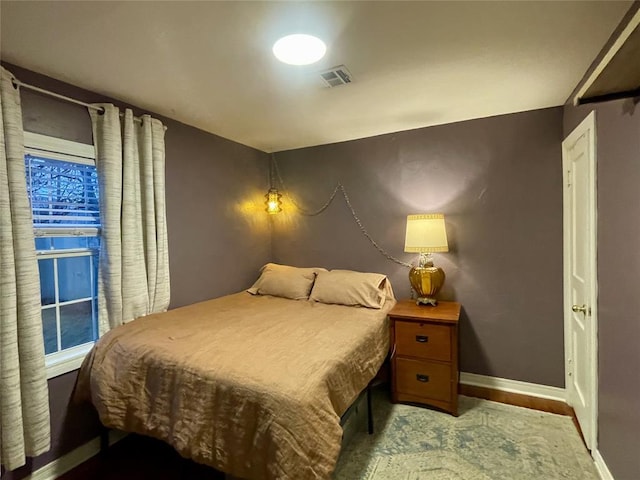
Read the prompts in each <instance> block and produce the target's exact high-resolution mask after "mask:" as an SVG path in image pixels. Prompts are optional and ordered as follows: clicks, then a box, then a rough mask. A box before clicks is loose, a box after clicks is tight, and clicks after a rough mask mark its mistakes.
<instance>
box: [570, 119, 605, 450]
mask: <svg viewBox="0 0 640 480" xmlns="http://www.w3.org/2000/svg"><path fill="white" fill-rule="evenodd" d="M585 133H587V134H589V139H588V143H589V149H590V150H591V152H592V155H591V157H590V159H589V186H588V188H589V190H590V192H591V201H590V205H589V216H590V220H591V225H592V231H591V232H590V236H591V242H590V249H589V252H588V255H589V259H590V269H591V272H592V276H591V282H590V285H589V293H590V296H591V305H590V308H591V318H590V322H589V334H590V337H591V338H590V342H589V343H590V345H589V350H590V353H591V354H590V355H589V357H590V358H589V360H588V361H589V380H590V382H589V383H590V387H591V388H590V391H589V392H587V396H588V401H589V418H588V421H589V422H590V423H591V425H590V429H589V430H590V432H591V433H590V435H589V438H587V437H586V436H585V437H584V440H585V443H586V444H587V448H589V449H590V450H591V451H592V452H595V451H596V450H597V448H598V264H597V251H598V243H597V242H598V223H597V220H598V218H597V202H598V198H597V195H598V190H597V178H596V176H597V150H596V147H597V143H596V115H595V111H592V112H591V113H589V115H587V117H586V118H585V119H584V120H583V121H582V122H581V123H580V124H579V125H578V126H577V127H576V128H575V129H574V130H573V131H572V132H571V133H570V134H569V135H568V136H567V137H566V138H565V139H564V141H563V142H562V211H563V219H562V237H563V305H564V364H565V369H564V371H565V388H566V395H567V403H568V404H569V405H571V400H572V396H573V389H572V382H571V377H570V375H569V372H570V370H571V365H570V363H569V359H570V358H571V357H572V351H571V306H572V300H571V292H570V290H569V288H568V287H569V284H570V269H569V267H570V262H569V259H570V255H571V242H570V237H569V232H570V227H571V226H570V225H569V206H570V202H569V200H570V199H569V194H570V190H569V187H568V181H569V178H568V174H567V172H568V165H567V162H568V156H567V145H568V144H571V143H575V140H576V139H577V138H579V137H580V136H582V135H584V134H585ZM583 433H584V428H583Z"/></svg>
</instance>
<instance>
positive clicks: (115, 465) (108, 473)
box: [60, 435, 225, 480]
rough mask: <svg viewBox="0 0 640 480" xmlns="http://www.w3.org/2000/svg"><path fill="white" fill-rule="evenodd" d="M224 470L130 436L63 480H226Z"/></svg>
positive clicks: (163, 445)
mask: <svg viewBox="0 0 640 480" xmlns="http://www.w3.org/2000/svg"><path fill="white" fill-rule="evenodd" d="M224 478H225V476H224V474H222V473H219V472H217V471H215V470H214V469H212V468H210V467H206V466H204V465H199V464H197V463H195V462H192V461H190V460H187V459H184V458H182V457H181V456H180V455H178V453H176V451H175V450H174V449H173V448H171V447H170V446H169V445H167V444H165V443H163V442H161V441H159V440H154V439H152V438H147V437H142V436H139V435H128V436H127V437H126V438H124V439H123V440H121V441H119V442H118V443H116V444H115V445H113V446H112V447H111V448H110V449H109V451H108V453H107V454H106V455H98V456H96V457H94V458H92V459H91V460H89V461H88V462H85V463H83V464H82V465H80V466H78V467H76V468H75V469H73V470H72V471H70V472H68V473H66V474H65V475H63V476H62V477H60V480H85V479H91V480H178V479H180V480H186V479H188V480H224Z"/></svg>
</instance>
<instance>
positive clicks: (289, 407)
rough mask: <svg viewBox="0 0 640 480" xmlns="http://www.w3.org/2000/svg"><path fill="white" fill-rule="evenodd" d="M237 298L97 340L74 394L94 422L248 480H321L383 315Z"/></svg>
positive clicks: (383, 342) (369, 369)
mask: <svg viewBox="0 0 640 480" xmlns="http://www.w3.org/2000/svg"><path fill="white" fill-rule="evenodd" d="M392 303H394V301H393V300H388V301H387V303H386V304H385V308H383V309H382V310H372V309H367V308H357V307H345V306H338V305H325V304H321V303H315V302H310V301H295V300H287V299H283V298H277V297H270V296H252V295H250V294H248V293H246V292H242V293H238V294H234V295H229V296H226V297H222V298H218V299H215V300H210V301H207V302H202V303H198V304H195V305H190V306H187V307H183V308H179V309H176V310H171V311H169V312H166V313H162V314H155V315H150V316H148V317H144V318H140V319H138V320H135V321H134V322H131V323H128V324H126V325H124V326H122V327H118V328H116V329H114V330H112V331H110V332H109V333H107V334H106V335H104V336H103V337H102V339H100V341H99V342H98V343H97V344H96V346H95V348H94V349H93V351H92V353H91V354H90V356H88V357H87V360H86V361H85V363H84V365H83V367H82V370H81V374H80V380H79V384H78V388H79V389H82V388H83V385H84V387H85V388H86V387H89V388H90V395H91V400H92V402H93V404H94V405H95V407H96V408H97V410H98V412H99V414H100V419H101V420H102V422H103V423H104V424H105V425H106V426H108V427H111V428H117V429H120V430H125V431H129V432H136V433H142V434H146V435H150V436H152V437H156V438H159V439H161V440H164V441H166V442H167V443H169V444H171V445H173V447H174V448H176V450H177V451H178V452H180V453H181V454H182V455H183V456H185V457H188V458H192V459H194V460H195V461H197V462H200V463H205V464H208V465H211V466H213V467H215V468H217V469H219V470H222V471H224V472H227V473H230V474H232V475H234V476H238V477H242V478H247V479H295V480H305V479H327V478H330V476H331V472H332V471H333V469H334V466H335V462H336V460H337V457H338V454H339V451H340V442H341V436H342V429H341V427H340V416H341V415H342V414H343V413H344V412H345V411H346V409H347V408H348V407H349V405H350V404H351V403H352V402H353V401H354V400H355V399H356V398H357V396H358V394H359V393H360V392H361V391H362V390H363V389H364V388H365V387H366V385H367V384H368V382H369V381H370V380H371V379H372V378H373V377H374V375H375V373H376V372H377V370H378V368H379V367H380V365H381V364H382V362H383V360H384V358H385V356H386V354H387V351H388V343H389V338H388V337H389V335H388V326H387V320H386V312H387V311H388V310H389V309H390V308H391V306H392Z"/></svg>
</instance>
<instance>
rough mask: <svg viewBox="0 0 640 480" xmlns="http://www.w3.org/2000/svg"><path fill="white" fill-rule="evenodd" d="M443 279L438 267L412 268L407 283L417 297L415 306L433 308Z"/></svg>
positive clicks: (441, 271) (442, 272) (442, 273)
mask: <svg viewBox="0 0 640 480" xmlns="http://www.w3.org/2000/svg"><path fill="white" fill-rule="evenodd" d="M444 278H445V276H444V271H443V270H442V269H441V268H440V267H434V266H433V265H429V266H424V267H413V268H412V269H411V270H410V271H409V281H410V282H411V286H412V287H413V289H414V290H415V292H416V294H417V295H418V298H417V300H416V304H418V305H420V304H424V305H433V306H435V305H436V304H437V303H438V302H437V300H436V295H437V294H438V292H439V291H440V289H441V288H442V285H444Z"/></svg>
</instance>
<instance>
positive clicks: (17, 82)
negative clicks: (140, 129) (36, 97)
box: [11, 77, 167, 131]
mask: <svg viewBox="0 0 640 480" xmlns="http://www.w3.org/2000/svg"><path fill="white" fill-rule="evenodd" d="M11 81H12V82H13V84H14V85H16V86H17V87H20V88H26V89H27V90H33V91H34V92H39V93H42V94H44V95H49V96H50V97H54V98H57V99H58V100H64V101H65V102H70V103H75V104H76V105H81V106H83V107H87V108H90V109H91V110H96V111H98V112H104V108H102V107H98V106H96V105H92V104H90V103H86V102H83V101H81V100H76V99H75V98H71V97H66V96H64V95H60V94H59V93H55V92H52V91H50V90H45V89H44V88H40V87H36V86H35V85H29V84H28V83H24V82H21V81H20V80H18V79H17V78H15V77H13V78H12V79H11ZM120 116H121V117H124V113H120ZM133 121H134V122H138V123H142V119H141V118H140V117H133ZM163 127H164V129H165V131H166V130H167V127H166V126H165V125H163Z"/></svg>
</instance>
